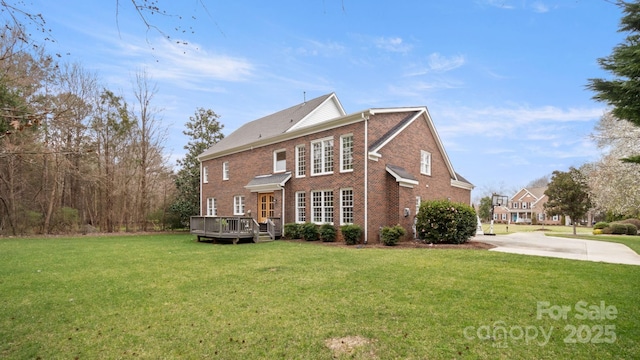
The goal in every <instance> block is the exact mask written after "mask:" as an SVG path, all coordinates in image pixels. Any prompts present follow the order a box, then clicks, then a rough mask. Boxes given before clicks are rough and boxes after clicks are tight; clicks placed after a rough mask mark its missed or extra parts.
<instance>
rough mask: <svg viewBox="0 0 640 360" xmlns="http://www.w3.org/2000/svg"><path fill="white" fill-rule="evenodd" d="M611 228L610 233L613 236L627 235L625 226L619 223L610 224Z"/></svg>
mask: <svg viewBox="0 0 640 360" xmlns="http://www.w3.org/2000/svg"><path fill="white" fill-rule="evenodd" d="M609 227H610V228H611V233H612V234H614V235H626V233H627V225H626V224H621V223H611V224H609Z"/></svg>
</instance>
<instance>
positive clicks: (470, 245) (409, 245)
mask: <svg viewBox="0 0 640 360" xmlns="http://www.w3.org/2000/svg"><path fill="white" fill-rule="evenodd" d="M284 241H292V242H308V243H315V244H318V245H323V246H334V247H344V248H351V249H467V250H488V249H492V248H494V247H495V246H494V245H491V244H487V243H484V242H481V241H476V240H470V241H468V242H466V243H464V244H425V243H423V242H421V241H415V240H414V241H401V242H399V243H397V244H396V245H394V246H386V245H384V244H382V243H375V244H374V243H369V244H357V245H347V244H345V243H344V242H322V241H304V240H284Z"/></svg>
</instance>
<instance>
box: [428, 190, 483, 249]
mask: <svg viewBox="0 0 640 360" xmlns="http://www.w3.org/2000/svg"><path fill="white" fill-rule="evenodd" d="M416 220H417V221H416V230H417V232H418V236H419V237H420V239H421V240H423V241H425V242H430V243H445V244H462V243H465V242H467V241H468V240H469V239H470V238H471V237H472V236H473V235H474V234H475V233H476V225H477V220H476V212H475V210H473V208H472V207H471V206H469V205H465V204H460V203H454V202H451V201H449V200H435V201H425V202H423V203H422V204H421V205H420V211H418V216H417V219H416Z"/></svg>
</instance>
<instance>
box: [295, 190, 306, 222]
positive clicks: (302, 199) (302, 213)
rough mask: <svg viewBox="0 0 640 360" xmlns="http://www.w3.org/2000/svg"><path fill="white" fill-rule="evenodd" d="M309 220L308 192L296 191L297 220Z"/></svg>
mask: <svg viewBox="0 0 640 360" xmlns="http://www.w3.org/2000/svg"><path fill="white" fill-rule="evenodd" d="M306 221H307V194H306V193H305V192H304V191H299V192H297V193H296V222H297V223H304V222H306Z"/></svg>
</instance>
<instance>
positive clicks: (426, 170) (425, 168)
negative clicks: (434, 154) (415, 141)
mask: <svg viewBox="0 0 640 360" xmlns="http://www.w3.org/2000/svg"><path fill="white" fill-rule="evenodd" d="M420 173H421V174H422V175H429V176H431V153H430V152H428V151H424V150H422V151H420Z"/></svg>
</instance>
